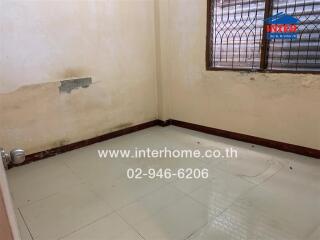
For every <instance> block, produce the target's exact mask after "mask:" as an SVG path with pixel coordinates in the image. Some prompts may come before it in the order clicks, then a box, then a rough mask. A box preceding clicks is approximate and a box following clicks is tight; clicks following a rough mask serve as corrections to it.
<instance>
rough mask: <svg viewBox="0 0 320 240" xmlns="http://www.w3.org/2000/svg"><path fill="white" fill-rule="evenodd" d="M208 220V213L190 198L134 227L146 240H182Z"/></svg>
mask: <svg viewBox="0 0 320 240" xmlns="http://www.w3.org/2000/svg"><path fill="white" fill-rule="evenodd" d="M210 219H211V215H210V211H208V210H207V209H206V208H205V207H203V206H202V205H201V204H199V203H197V202H195V201H194V200H192V199H191V198H189V197H184V198H183V199H180V200H179V201H177V202H175V203H174V204H172V205H170V206H169V207H166V208H165V209H162V210H161V212H159V213H158V214H155V215H153V216H152V217H150V218H148V219H146V220H145V221H142V222H141V223H138V224H136V225H134V226H135V228H136V229H137V230H138V231H139V233H140V234H141V235H142V237H143V238H144V239H146V240H160V239H161V240H180V239H181V240H182V239H186V238H187V237H188V236H190V235H191V234H192V233H194V232H195V231H197V230H198V229H199V228H201V227H203V226H204V225H205V224H206V223H207V222H208V221H210Z"/></svg>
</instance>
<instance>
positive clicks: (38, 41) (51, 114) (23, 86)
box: [0, 0, 320, 153]
mask: <svg viewBox="0 0 320 240" xmlns="http://www.w3.org/2000/svg"><path fill="white" fill-rule="evenodd" d="M0 35H1V38H0V110H1V111H2V112H1V116H0V145H1V146H3V147H6V148H7V149H10V148H13V147H23V148H25V149H26V150H27V153H34V152H37V151H41V150H45V149H48V148H52V147H57V146H60V145H65V144H67V143H71V142H75V141H79V140H82V139H86V138H91V137H94V136H97V135H101V134H104V133H107V132H110V131H113V130H116V129H121V128H125V127H127V126H130V125H135V124H138V123H142V122H146V121H149V120H153V119H156V118H158V117H159V118H161V119H163V120H166V119H169V118H173V119H177V120H182V121H187V122H192V123H197V124H202V125H206V126H210V127H215V128H220V129H225V130H230V131H235V132H240V133H245V134H250V135H253V136H258V137H262V138H267V139H273V140H277V141H282V142H288V143H292V144H298V145H302V146H306V147H311V148H317V149H320V111H319V109H320V79H319V75H296V74H291V75H290V74H261V73H256V74H248V73H237V72H208V71H206V70H205V44H206V39H205V36H206V0H97V1H92V0H84V1H77V0H63V1H62V0H61V1H47V0H36V1H29V0H20V1H13V0H2V1H0ZM75 77H92V79H93V84H92V85H91V86H90V87H89V88H85V89H78V90H74V91H72V92H71V93H70V94H67V93H59V89H58V88H59V86H60V81H61V80H65V79H70V78H75Z"/></svg>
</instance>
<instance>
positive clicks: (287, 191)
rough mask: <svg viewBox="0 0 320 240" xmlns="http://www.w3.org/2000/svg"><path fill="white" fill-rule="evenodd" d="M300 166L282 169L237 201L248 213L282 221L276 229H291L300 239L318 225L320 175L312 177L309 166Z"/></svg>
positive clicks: (319, 215)
mask: <svg viewBox="0 0 320 240" xmlns="http://www.w3.org/2000/svg"><path fill="white" fill-rule="evenodd" d="M298 165H300V166H298ZM304 166H305V165H304V164H297V165H295V168H294V169H293V170H290V169H285V168H284V169H282V170H281V171H280V172H278V173H277V174H275V175H274V176H273V177H272V178H270V179H269V180H268V181H266V182H264V183H263V184H261V185H259V186H258V187H257V188H255V189H253V190H252V191H250V192H248V194H246V195H244V196H241V199H240V201H243V202H245V203H246V205H248V206H250V207H251V208H252V209H253V210H252V211H254V210H259V211H264V212H268V213H269V214H272V216H273V217H274V218H276V219H282V220H283V221H281V222H280V223H279V227H283V228H287V229H291V232H292V233H294V234H295V235H297V236H299V237H300V238H301V239H305V236H307V235H308V234H309V233H311V232H312V231H314V229H315V228H316V227H317V226H319V225H320V214H319V213H320V174H312V173H311V172H309V170H311V169H309V167H312V166H305V167H304ZM308 169H309V170H308ZM306 173H308V174H310V175H309V176H308V175H307V174H306Z"/></svg>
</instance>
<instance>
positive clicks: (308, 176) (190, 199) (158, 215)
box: [8, 126, 320, 240]
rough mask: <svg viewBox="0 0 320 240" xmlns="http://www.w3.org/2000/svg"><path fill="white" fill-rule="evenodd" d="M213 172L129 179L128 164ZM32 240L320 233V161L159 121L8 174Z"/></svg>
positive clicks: (290, 238)
mask: <svg viewBox="0 0 320 240" xmlns="http://www.w3.org/2000/svg"><path fill="white" fill-rule="evenodd" d="M135 147H138V148H147V147H150V148H153V149H160V148H163V147H168V148H171V149H200V150H205V149H223V148H226V147H233V148H235V149H237V150H238V158H233V159H222V158H221V159H124V158H118V159H99V158H98V154H97V149H134V148H135ZM137 167H140V168H143V169H148V168H171V169H173V170H175V169H178V168H188V167H190V168H208V169H209V179H200V180H179V179H177V178H173V179H171V180H159V179H158V180H151V179H147V178H144V179H141V180H129V179H127V177H126V170H127V169H128V168H137ZM8 177H9V183H10V186H11V191H12V195H13V198H14V202H15V206H16V213H17V220H18V223H19V227H20V231H21V236H22V239H23V240H29V239H36V240H56V239H63V240H67V239H68V240H71V239H74V240H108V239H112V240H113V239H116V240H143V239H144V240H169V239H171V240H180V239H181V240H182V239H193V240H195V239H197V240H200V239H201V240H212V239H213V240H224V239H228V240H229V239H239V240H240V239H243V240H271V239H272V240H319V239H320V161H319V160H317V159H312V158H307V157H303V156H298V155H295V154H289V153H284V152H280V151H276V150H272V149H267V148H263V147H260V146H252V145H251V144H246V143H242V142H237V141H232V140H228V139H224V138H220V137H215V136H210V135H206V134H202V133H198V132H193V131H190V130H186V129H181V128H177V127H172V126H170V127H166V128H161V127H154V128H150V129H146V130H143V131H140V132H136V133H133V134H129V135H126V136H122V137H119V138H115V139H112V140H109V141H106V142H102V143H99V144H95V145H92V146H89V147H86V148H82V149H79V150H76V151H72V152H68V153H66V154H62V155H58V156H56V157H52V158H49V159H46V160H43V161H39V162H36V163H32V164H29V165H25V166H22V167H18V168H14V169H11V170H9V171H8Z"/></svg>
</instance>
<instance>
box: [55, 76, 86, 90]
mask: <svg viewBox="0 0 320 240" xmlns="http://www.w3.org/2000/svg"><path fill="white" fill-rule="evenodd" d="M91 84H92V79H91V78H77V79H69V80H63V81H61V85H60V87H59V91H60V93H71V91H72V90H75V89H79V88H87V87H89V86H90V85H91Z"/></svg>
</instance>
